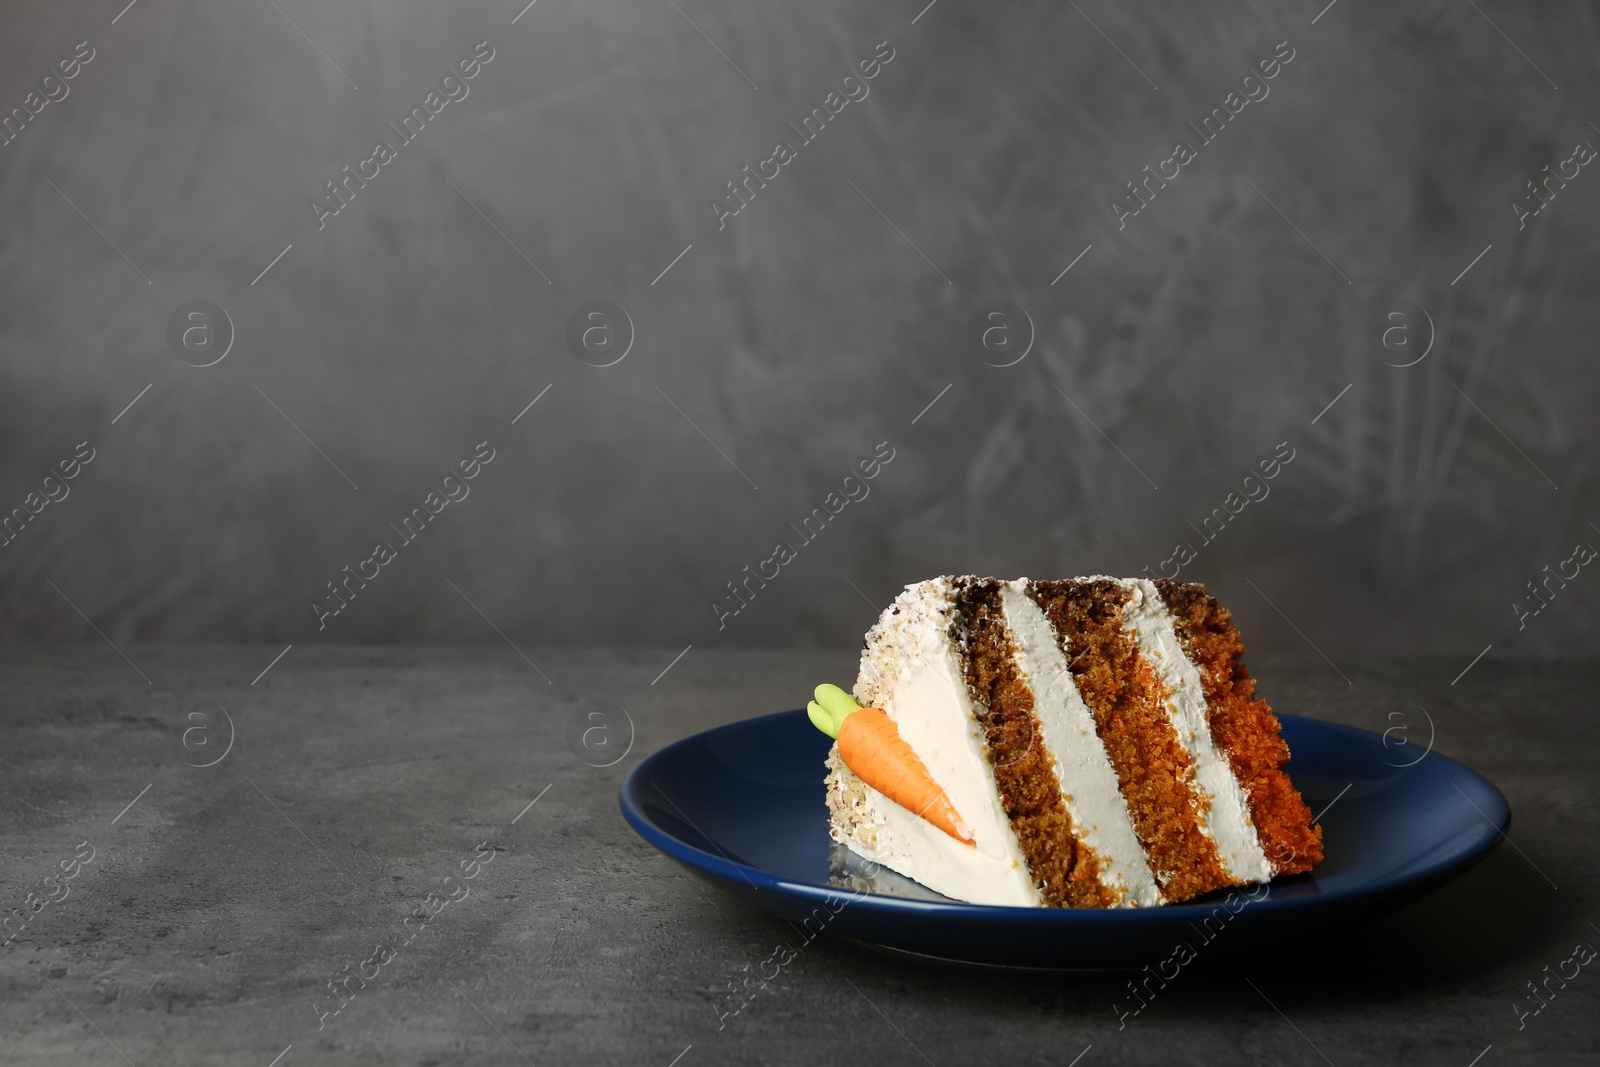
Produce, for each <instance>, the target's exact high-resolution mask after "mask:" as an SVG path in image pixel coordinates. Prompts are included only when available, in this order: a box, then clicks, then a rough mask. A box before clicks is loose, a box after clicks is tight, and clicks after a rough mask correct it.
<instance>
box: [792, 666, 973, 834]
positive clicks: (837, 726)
mask: <svg viewBox="0 0 1600 1067" xmlns="http://www.w3.org/2000/svg"><path fill="white" fill-rule="evenodd" d="M816 696H817V699H816V700H814V701H812V702H811V703H810V704H808V705H806V714H807V715H809V716H810V717H811V722H812V724H813V725H814V726H816V728H817V729H819V730H821V731H822V732H823V733H825V734H827V735H828V736H829V737H832V738H835V739H837V740H838V742H839V758H840V759H842V760H844V765H845V766H846V767H849V768H850V769H851V770H852V771H853V772H855V775H856V777H858V778H860V779H861V780H862V781H863V782H865V783H867V784H868V785H870V786H871V787H872V788H874V789H876V790H877V791H878V792H880V793H882V794H883V795H884V796H886V797H888V798H889V799H890V800H892V801H894V802H895V803H896V804H899V805H900V806H901V807H902V808H905V809H906V810H907V811H910V812H912V813H913V814H915V815H918V816H921V817H922V818H924V819H926V820H928V821H929V822H930V823H932V824H933V825H935V826H937V827H938V828H939V829H941V830H943V831H944V832H945V833H947V834H949V835H950V836H951V837H953V838H955V839H956V840H957V841H961V842H964V843H965V844H969V845H970V844H972V834H971V833H970V832H969V831H968V830H967V827H966V824H965V823H963V822H962V820H961V816H960V815H959V814H957V812H956V809H955V807H954V806H953V805H951V803H950V800H949V798H948V797H946V796H945V795H944V790H943V789H941V788H939V785H938V783H937V782H935V781H934V780H933V776H932V775H930V774H929V773H928V768H927V767H926V766H924V765H923V763H922V760H921V759H919V758H918V757H917V754H916V753H915V752H914V751H912V749H911V746H910V745H908V744H906V741H905V739H904V738H902V737H901V736H900V729H899V727H897V726H896V725H895V724H894V720H893V719H891V718H889V716H888V715H886V714H884V713H883V712H882V711H881V710H879V709H878V708H863V707H862V706H861V705H859V704H857V703H856V702H855V700H854V698H852V697H851V696H850V694H849V693H846V692H845V691H844V690H843V689H840V688H839V687H838V686H836V685H819V686H817V690H816Z"/></svg>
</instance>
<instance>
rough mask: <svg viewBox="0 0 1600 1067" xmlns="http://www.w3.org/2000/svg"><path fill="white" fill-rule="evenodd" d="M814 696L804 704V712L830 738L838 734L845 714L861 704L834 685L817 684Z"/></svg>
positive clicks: (854, 710)
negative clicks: (809, 701)
mask: <svg viewBox="0 0 1600 1067" xmlns="http://www.w3.org/2000/svg"><path fill="white" fill-rule="evenodd" d="M816 697H817V699H815V700H813V701H812V702H811V703H809V704H807V705H806V714H807V715H809V716H810V717H811V724H812V725H813V726H815V727H816V728H817V729H819V730H821V731H822V732H823V733H825V734H827V735H828V736H829V737H832V738H837V737H838V736H839V727H841V726H843V725H844V720H845V717H846V716H848V715H850V714H851V713H852V712H857V711H860V710H861V705H860V704H857V703H856V702H855V699H854V698H853V697H851V695H850V694H849V693H846V692H845V691H844V690H843V689H840V688H839V687H838V686H836V685H828V684H827V683H824V684H822V685H819V686H817V690H816Z"/></svg>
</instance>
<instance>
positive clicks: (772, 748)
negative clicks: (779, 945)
mask: <svg viewBox="0 0 1600 1067" xmlns="http://www.w3.org/2000/svg"><path fill="white" fill-rule="evenodd" d="M1279 719H1280V720H1281V721H1282V722H1283V736H1284V739H1285V740H1286V741H1288V743H1289V748H1290V751H1291V752H1293V754H1294V759H1293V761H1292V763H1291V764H1290V766H1289V773H1290V775H1291V776H1292V777H1293V779H1294V784H1295V786H1296V788H1298V789H1299V790H1300V793H1301V795H1302V796H1303V797H1305V800H1306V803H1307V804H1308V805H1310V807H1311V810H1312V811H1313V812H1316V811H1321V810H1322V809H1323V808H1325V807H1326V808H1327V811H1326V812H1325V813H1324V814H1323V816H1322V820H1321V821H1322V828H1323V845H1324V851H1325V854H1326V858H1325V859H1324V860H1323V862H1322V864H1321V865H1320V866H1318V867H1317V869H1316V870H1315V871H1314V872H1312V873H1311V874H1304V875H1296V876H1293V877H1288V878H1280V879H1277V880H1276V881H1274V882H1273V883H1272V884H1271V886H1270V887H1268V888H1265V889H1263V888H1261V887H1258V888H1256V889H1255V890H1254V891H1253V895H1254V896H1256V897H1257V898H1259V899H1256V900H1246V899H1245V898H1244V897H1243V896H1242V895H1240V894H1239V893H1237V892H1236V893H1234V894H1232V895H1229V894H1225V893H1218V894H1213V895H1211V896H1208V897H1203V898H1200V899H1198V900H1195V901H1191V902H1189V903H1187V904H1181V905H1173V906H1170V907H1164V908H1144V909H1117V910H1099V909H1071V908H1010V907H993V906H988V905H979V904H964V903H961V902H959V901H952V900H949V899H948V898H945V897H941V896H938V895H937V894H935V893H932V892H930V891H929V890H927V889H924V888H923V887H922V886H919V885H917V884H916V883H914V882H911V881H909V880H908V879H904V878H900V877H899V876H897V875H894V874H892V873H890V872H887V871H883V872H881V873H876V874H875V873H873V872H871V871H868V870H866V869H865V868H864V867H863V866H862V865H861V861H860V860H859V859H857V858H856V857H854V856H851V855H850V854H849V853H847V852H846V851H845V850H844V849H843V848H841V847H839V846H836V845H834V844H833V842H832V841H831V840H830V839H829V837H828V810H827V805H826V803H825V802H824V799H823V785H822V779H823V775H824V774H825V773H826V772H825V769H824V767H823V760H824V758H825V757H826V756H827V753H828V747H829V745H830V744H831V742H830V741H829V739H828V738H827V737H826V736H824V735H823V734H822V733H820V732H819V731H818V730H817V729H816V728H815V727H814V726H812V725H811V723H810V722H809V721H808V720H807V719H806V715H805V712H803V711H799V710H796V711H786V712H782V713H780V714H778V715H768V716H764V717H762V718H759V719H747V720H745V721H743V722H737V723H733V724H731V725H729V726H722V727H718V728H717V729H714V730H707V731H706V732H705V733H701V734H696V735H695V736H693V737H689V738H685V739H684V740H682V741H678V742H676V743H674V744H671V745H668V746H667V747H666V748H663V749H662V750H661V751H659V752H656V753H654V754H653V755H651V756H649V757H648V758H646V759H645V760H644V761H643V762H642V763H640V764H639V765H638V766H637V767H635V768H634V769H633V771H632V772H631V773H630V774H629V775H628V777H627V779H626V780H625V781H624V782H623V783H622V794H621V798H620V799H621V803H622V814H623V815H624V816H625V817H626V818H627V820H628V823H629V825H631V826H632V827H633V828H634V830H636V831H637V832H638V833H639V835H640V836H641V837H643V838H644V839H645V840H646V841H648V842H650V843H651V844H652V845H654V846H655V847H656V848H659V849H660V850H661V851H663V852H665V853H666V854H667V855H668V856H670V857H672V858H673V859H675V860H677V861H678V862H680V863H682V864H684V865H685V866H686V867H688V868H689V869H690V870H691V871H693V872H694V873H695V874H697V875H699V876H700V877H702V878H704V879H706V880H707V881H709V882H711V883H712V884H714V885H716V886H717V887H719V888H721V889H724V890H726V891H727V892H729V893H731V894H733V895H734V896H735V897H738V898H739V899H740V900H743V901H745V902H746V903H749V904H753V905H755V906H756V907H758V908H762V909H764V910H766V911H769V912H771V913H773V914H774V915H777V916H780V917H781V918H784V919H787V920H788V921H789V922H791V923H794V924H796V925H797V927H799V928H801V929H803V930H804V932H805V934H806V936H807V937H814V936H816V934H817V933H818V932H826V933H828V934H832V935H835V936H839V937H845V938H849V939H852V940H856V941H862V942H867V943H869V944H872V945H877V946H882V947H886V948H890V949H898V950H901V951H904V952H913V953H918V954H921V955H927V956H936V957H941V958H944V959H950V960H960V961H963V962H968V963H985V964H999V965H1005V966H1018V967H1050V968H1096V967H1138V966H1140V965H1143V964H1146V963H1151V962H1153V961H1159V960H1166V959H1170V958H1172V957H1173V956H1174V953H1175V951H1177V952H1180V953H1181V951H1182V950H1179V949H1178V948H1177V946H1178V944H1179V943H1180V942H1182V943H1184V944H1187V945H1188V946H1189V950H1190V951H1191V952H1193V951H1196V950H1199V949H1201V948H1202V947H1203V946H1204V944H1206V943H1209V942H1210V941H1212V940H1219V941H1222V942H1225V943H1226V946H1227V948H1226V951H1227V952H1228V953H1229V954H1231V953H1233V952H1236V951H1248V950H1249V949H1251V948H1253V947H1257V946H1262V945H1264V944H1267V943H1272V942H1277V943H1279V944H1282V943H1284V942H1285V940H1286V939H1294V940H1299V939H1301V938H1303V937H1305V936H1306V935H1308V934H1311V933H1314V932H1316V931H1318V930H1319V929H1325V928H1327V927H1329V926H1330V925H1335V924H1336V925H1341V926H1342V925H1345V924H1348V923H1350V922H1352V921H1355V920H1360V919H1365V918H1369V917H1371V916H1374V915H1377V914H1379V913H1381V912H1385V911H1390V910H1392V909H1395V908H1398V907H1400V906H1401V905H1403V904H1406V903H1408V902H1410V901H1412V900H1414V899H1416V898H1418V897H1420V896H1422V895H1423V894H1425V893H1427V892H1429V891H1430V890H1432V889H1434V888H1436V887H1438V886H1439V885H1441V884H1443V883H1444V882H1446V881H1448V880H1449V879H1451V878H1454V877H1455V876H1456V875H1458V874H1460V873H1461V872H1462V871H1464V870H1466V869H1467V868H1468V867H1470V866H1471V865H1472V864H1474V863H1476V862H1477V861H1478V860H1480V859H1482V858H1483V857H1484V856H1485V855H1487V854H1488V853H1489V851H1490V850H1491V849H1492V848H1493V847H1494V846H1495V844H1496V843H1497V842H1498V841H1499V840H1500V837H1501V835H1502V834H1503V833H1504V831H1505V830H1506V829H1507V828H1508V827H1509V826H1510V824H1511V809H1510V808H1509V807H1508V806H1507V804H1506V800H1505V797H1503V796H1501V795H1500V791H1499V790H1498V789H1496V788H1495V787H1494V786H1493V785H1492V784H1490V783H1489V781H1488V780H1487V779H1485V778H1483V777H1482V776H1481V775H1478V774H1476V773H1474V772H1473V771H1470V770H1468V769H1467V768H1466V767H1463V766H1462V765H1461V764H1459V763H1456V762H1455V761H1454V760H1450V759H1447V758H1445V757H1444V756H1441V755H1439V754H1438V753H1436V752H1429V753H1427V754H1425V755H1424V756H1422V757H1421V758H1420V759H1418V758H1416V757H1415V755H1414V752H1415V748H1416V746H1414V745H1413V746H1410V751H1408V750H1407V748H1406V747H1405V746H1399V747H1397V746H1394V745H1392V744H1388V743H1386V741H1385V738H1384V737H1381V736H1379V735H1378V734H1375V733H1371V732H1370V731H1367V730H1357V729H1354V728H1352V727H1348V726H1340V725H1337V724H1335V723H1328V722H1321V721H1318V720H1315V719H1304V718H1300V717H1298V716H1295V715H1280V716H1279ZM1413 761H1414V762H1413ZM1408 764H1409V765H1408ZM1183 962H1186V961H1183Z"/></svg>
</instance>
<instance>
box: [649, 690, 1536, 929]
mask: <svg viewBox="0 0 1600 1067" xmlns="http://www.w3.org/2000/svg"><path fill="white" fill-rule="evenodd" d="M1273 714H1274V716H1275V717H1276V718H1278V719H1279V720H1280V721H1282V720H1294V721H1295V722H1297V723H1310V724H1314V727H1315V728H1316V729H1323V730H1328V731H1330V732H1333V733H1343V734H1345V735H1348V736H1349V737H1351V738H1352V739H1355V738H1366V739H1369V740H1370V741H1374V742H1377V743H1380V744H1381V743H1382V741H1383V738H1382V735H1380V734H1378V733H1376V732H1374V731H1372V730H1366V729H1363V728H1361V727H1359V726H1348V725H1346V724H1344V723H1339V722H1333V721H1331V720H1328V719H1316V718H1312V717H1310V716H1307V715H1294V714H1291V713H1288V712H1274V713H1273ZM797 716H800V717H804V716H805V709H803V708H792V709H789V710H787V711H779V712H772V713H769V714H766V715H756V716H751V717H749V718H744V719H738V720H736V721H734V722H730V723H723V724H722V725H720V726H713V727H710V728H709V729H706V730H701V731H698V732H697V733H693V734H690V735H688V736H687V737H681V738H679V739H678V740H676V741H672V742H670V743H668V744H666V745H663V746H662V747H661V748H658V749H656V750H655V751H654V752H652V753H650V754H649V755H648V756H646V757H644V759H642V760H640V761H639V763H638V764H636V765H635V766H634V767H633V768H632V769H631V770H630V771H629V772H628V774H627V776H626V777H624V778H623V780H622V785H621V787H620V788H619V789H618V791H617V800H618V803H619V805H620V807H621V809H622V816H623V818H624V820H626V822H627V823H628V825H629V826H631V827H632V828H633V831H634V832H635V833H636V834H638V835H639V836H640V837H641V838H643V839H644V840H645V841H646V842H647V843H648V844H650V845H652V846H654V847H655V848H656V849H657V850H659V851H660V852H662V853H664V854H665V855H667V856H668V857H669V858H671V859H674V860H677V861H678V862H680V863H683V864H686V865H687V866H689V867H691V868H693V869H696V870H699V871H704V872H706V873H708V874H713V875H715V876H716V877H718V878H720V879H722V880H724V881H728V882H735V881H738V880H743V881H744V882H746V883H747V884H748V885H749V886H750V888H751V889H754V890H756V891H757V892H759V891H760V890H762V889H764V888H765V889H773V890H777V891H779V892H781V893H785V894H788V895H790V896H799V897H802V898H809V899H811V900H815V901H817V902H818V903H822V902H825V901H830V900H835V899H837V898H838V897H839V896H840V895H841V894H849V895H850V896H851V904H852V906H853V907H858V908H859V907H863V906H865V907H866V908H867V909H869V910H889V911H893V912H896V913H900V914H905V913H907V912H921V913H925V914H927V915H930V916H931V915H938V916H942V917H944V918H947V919H952V920H959V919H977V920H983V919H990V920H1001V921H1017V920H1019V919H1022V918H1024V917H1026V918H1027V919H1029V920H1030V921H1034V922H1044V923H1051V924H1056V925H1068V926H1070V925H1074V924H1078V923H1084V922H1093V923H1097V924H1099V923H1108V922H1109V923H1126V924H1138V923H1142V922H1148V921H1150V920H1151V919H1153V918H1154V917H1155V916H1181V915H1186V914H1188V915H1197V914H1204V913H1207V912H1210V911H1211V910H1213V909H1214V908H1216V907H1217V906H1218V903H1217V902H1216V901H1215V900H1212V899H1211V897H1212V896H1213V895H1214V894H1208V895H1207V896H1206V897H1204V898H1201V899H1205V900H1207V901H1208V902H1207V903H1204V904H1197V903H1193V902H1183V903H1179V904H1164V905H1161V906H1159V907H1151V908H1047V907H1026V906H1021V905H1012V904H973V903H969V902H966V901H944V900H919V899H916V898H913V897H897V896H893V895H891V894H887V893H877V892H873V891H871V890H866V891H861V892H859V893H858V892H856V891H853V890H847V889H843V888H842V887H839V886H833V885H821V884H818V883H814V882H802V881H797V880H795V879H792V878H788V877H785V876H782V875H778V874H774V873H772V872H771V871H767V870H764V869H762V868H760V867H752V866H750V865H749V864H745V863H739V862H737V861H735V860H732V859H729V858H728V857H727V856H725V855H718V854H716V853H712V852H707V851H706V850H705V849H702V848H699V847H697V846H695V845H692V844H690V843H688V842H687V841H684V840H682V839H680V838H678V837H676V836H674V835H673V834H671V833H669V832H667V831H666V830H664V829H662V828H661V827H659V826H657V825H656V824H655V823H654V822H653V821H652V820H651V819H650V818H649V817H648V816H646V815H645V814H644V812H643V810H642V809H641V807H640V806H639V804H638V802H637V800H636V799H635V798H636V796H637V795H638V794H641V793H642V792H643V789H644V787H643V784H642V783H643V779H644V778H645V776H646V775H647V774H648V773H649V772H650V771H651V770H652V769H653V768H654V767H655V766H656V765H657V764H658V763H659V762H660V761H664V760H666V759H668V758H670V755H671V754H672V753H674V752H675V751H676V750H679V749H682V748H685V747H687V746H688V745H690V744H692V743H697V742H703V741H705V740H708V739H710V738H712V737H715V736H716V735H718V734H722V733H728V732H732V731H735V730H741V729H749V728H750V727H752V726H754V725H755V724H757V723H760V722H764V721H767V720H773V719H788V718H794V717H797ZM1427 755H1428V756H1430V757H1433V758H1436V759H1439V760H1443V761H1444V762H1445V763H1448V764H1450V765H1451V766H1452V767H1453V768H1454V769H1455V771H1456V772H1457V773H1460V774H1464V775H1466V776H1467V777H1468V778H1470V779H1475V780H1476V781H1477V783H1478V784H1479V785H1481V786H1482V787H1483V788H1484V789H1486V790H1487V793H1488V795H1489V796H1490V797H1491V798H1492V800H1493V801H1494V810H1493V811H1488V812H1486V811H1483V810H1482V809H1481V808H1480V809H1479V814H1481V815H1483V816H1484V823H1485V831H1487V832H1486V834H1485V835H1484V838H1483V840H1480V841H1477V842H1474V843H1473V844H1472V845H1471V846H1470V847H1468V848H1466V849H1464V850H1463V851H1462V852H1460V853H1458V854H1456V855H1454V856H1450V857H1447V858H1445V859H1442V860H1440V861H1438V862H1435V863H1433V864H1430V865H1427V866H1424V867H1422V868H1420V869H1417V870H1415V871H1412V872H1409V873H1408V874H1406V875H1403V876H1401V877H1398V878H1393V879H1388V880H1384V881H1381V882H1375V883H1374V882H1368V883H1363V884H1361V885H1355V886H1350V887H1348V888H1345V889H1338V890H1334V891H1332V892H1325V893H1317V894H1314V895H1309V896H1293V897H1287V898H1285V897H1277V898H1274V897H1272V896H1270V895H1269V896H1267V897H1266V899H1264V900H1260V901H1256V902H1254V903H1252V904H1251V905H1250V908H1249V910H1250V911H1251V912H1254V913H1255V914H1256V915H1257V917H1258V918H1259V917H1260V916H1261V915H1263V914H1272V913H1277V912H1282V911H1310V912H1312V913H1316V912H1319V911H1321V910H1323V909H1324V908H1335V909H1336V908H1339V907H1340V906H1342V905H1346V904H1349V903H1351V902H1356V901H1361V900H1366V899H1382V898H1383V897H1386V896H1390V895H1394V894H1398V893H1403V892H1405V891H1406V890H1407V889H1410V888H1412V887H1415V886H1417V885H1418V884H1419V883H1422V884H1425V885H1426V884H1435V885H1436V884H1439V883H1440V882H1442V881H1447V880H1449V878H1451V877H1453V876H1454V875H1455V874H1458V873H1460V872H1461V871H1463V870H1465V869H1466V868H1468V867H1471V866H1473V865H1474V864H1476V863H1478V862H1480V861H1481V860H1483V859H1484V858H1486V857H1487V856H1488V855H1489V853H1491V852H1492V851H1494V849H1495V848H1496V847H1497V846H1498V845H1499V843H1500V841H1501V840H1502V839H1503V838H1505V836H1506V832H1507V831H1508V830H1509V829H1510V827H1511V805H1510V802H1509V801H1507V800H1506V797H1505V794H1504V793H1502V792H1501V791H1500V788H1499V787H1498V786H1496V785H1495V784H1494V783H1493V782H1491V781H1490V780H1489V779H1488V778H1487V777H1485V776H1484V775H1482V774H1479V773H1478V772H1477V771H1475V770H1473V769H1472V768H1471V767H1468V766H1467V765H1466V764H1464V763H1462V762H1460V761H1459V760H1456V759H1452V758H1451V757H1449V756H1446V755H1444V754H1443V753H1440V752H1436V751H1433V750H1429V752H1428V754H1427ZM1418 762H1419V763H1420V762H1421V761H1418ZM1413 766H1415V764H1414V765H1413ZM1405 769H1409V768H1405ZM819 783H820V779H819ZM1458 791H1459V787H1458ZM662 796H663V797H666V794H665V793H663V794H662ZM1463 796H1465V794H1464V793H1463ZM667 799H668V802H669V803H673V802H672V801H671V799H670V798H667ZM1467 802H1468V803H1469V804H1472V803H1473V802H1472V799H1471V798H1470V797H1468V798H1467ZM674 806H676V805H674ZM1473 806H1474V807H1477V805H1476V804H1473ZM680 814H681V813H680ZM685 819H687V816H685ZM690 825H693V822H692V821H691V822H690ZM696 829H698V827H697V828H696ZM702 836H706V835H704V834H702ZM706 840H707V841H708V842H710V843H711V844H712V846H713V847H716V843H715V842H714V841H712V840H711V838H710V837H709V836H707V837H706ZM1267 884H1270V883H1267ZM1219 892H1220V890H1219Z"/></svg>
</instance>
